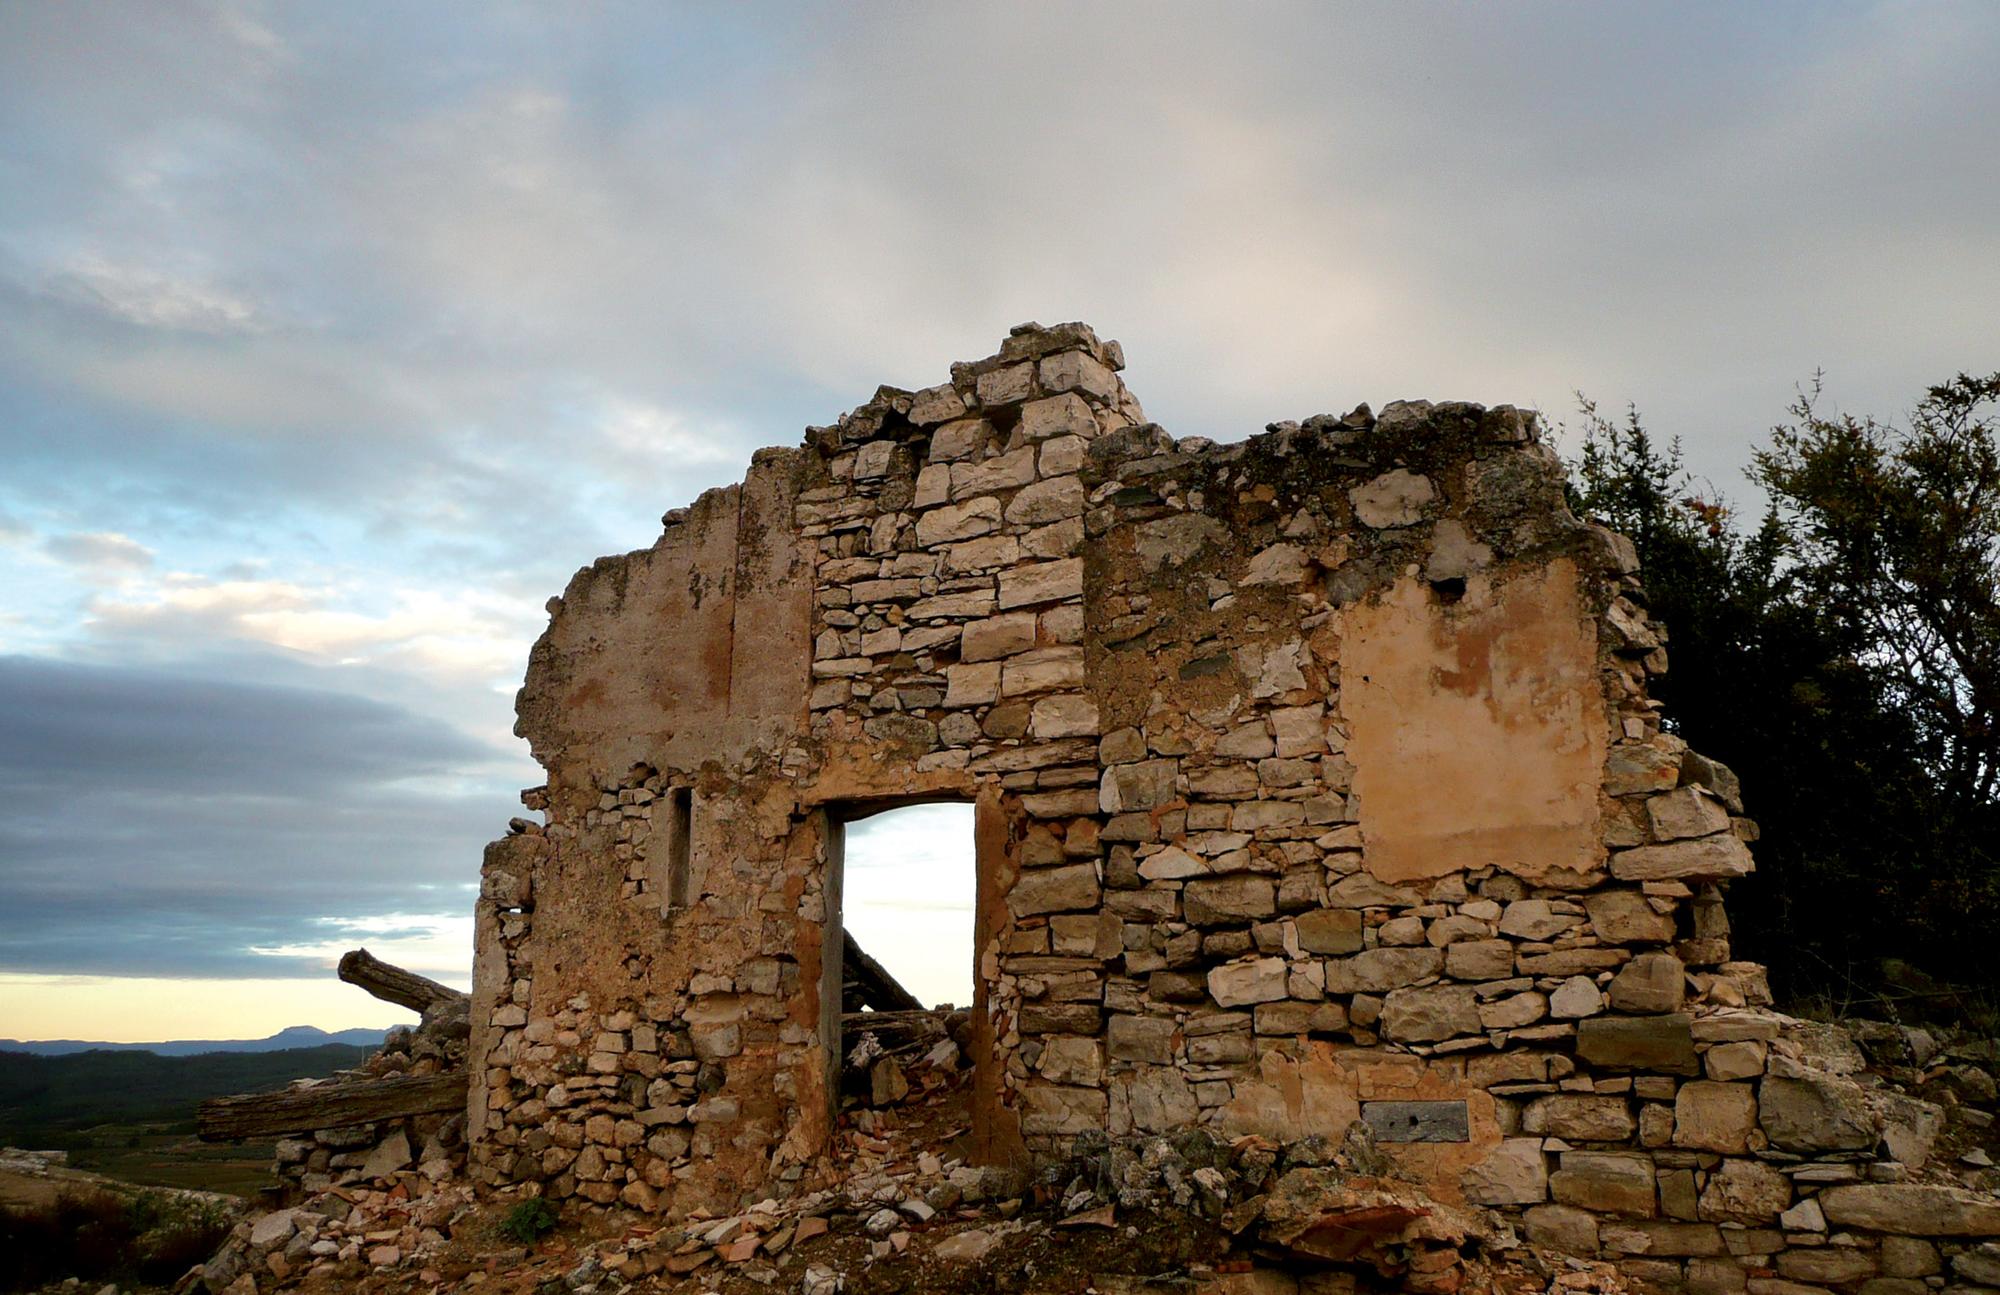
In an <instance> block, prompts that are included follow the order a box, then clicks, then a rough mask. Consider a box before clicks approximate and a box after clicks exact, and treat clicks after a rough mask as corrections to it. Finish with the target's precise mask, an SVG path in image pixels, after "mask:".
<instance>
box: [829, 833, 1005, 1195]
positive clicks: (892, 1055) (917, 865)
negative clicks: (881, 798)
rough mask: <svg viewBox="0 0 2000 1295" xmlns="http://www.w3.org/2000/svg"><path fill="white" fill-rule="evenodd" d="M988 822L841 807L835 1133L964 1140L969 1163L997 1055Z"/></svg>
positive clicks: (836, 879) (834, 845)
mask: <svg viewBox="0 0 2000 1295" xmlns="http://www.w3.org/2000/svg"><path fill="white" fill-rule="evenodd" d="M977 813H978V807H975V806H974V805H973V804H971V803H968V802H958V801H952V802H944V801H934V802H928V803H914V804H900V805H889V806H886V807H885V806H883V805H882V804H880V803H879V802H875V803H868V804H865V805H863V804H850V805H845V806H830V807H829V813H828V833H829V837H830V840H829V845H830V847H831V848H830V850H829V856H828V863H829V868H828V874H829V875H828V885H827V890H828V893H829V896H830V897H831V899H832V901H833V902H832V904H831V906H830V909H829V917H830V918H833V919H835V920H837V922H838V927H837V928H835V927H834V926H833V923H832V922H830V923H829V928H830V931H831V929H838V930H840V931H841V933H842V934H841V938H840V941H839V943H838V944H837V945H833V948H832V949H830V950H829V952H830V953H832V954H833V956H830V957H827V958H825V959H824V961H823V963H822V966H823V967H824V969H825V971H824V974H825V975H826V978H827V979H826V983H824V984H823V985H822V990H821V1002H822V1011H823V1020H824V1026H825V1037H827V1039H828V1040H829V1042H830V1043H831V1044H832V1045H833V1046H832V1047H830V1048H829V1057H828V1060H829V1062H830V1063H831V1065H832V1066H833V1067H834V1073H833V1074H832V1075H830V1076H829V1079H830V1080H831V1082H830V1084H829V1092H830V1095H831V1096H832V1099H833V1102H834V1116H835V1120H836V1126H837V1127H846V1128H852V1129H854V1130H855V1131H856V1132H857V1133H860V1134H863V1135H865V1136H868V1137H881V1136H897V1137H908V1138H911V1139H913V1140H915V1141H917V1142H919V1143H921V1144H924V1145H929V1146H931V1147H933V1148H940V1147H946V1146H950V1145H951V1144H953V1143H956V1142H960V1141H961V1140H963V1146H962V1147H961V1151H962V1152H963V1153H964V1154H966V1155H967V1157H968V1158H970V1156H971V1153H972V1151H973V1150H974V1148H975V1145H976V1142H977V1139H976V1137H974V1136H972V1134H973V1128H972V1126H973V1124H974V1120H973V1117H972V1107H973V1102H972V1095H973V1089H974V1087H975V1080H976V1078H977V1075H978V1072H979V1071H980V1069H981V1066H980V1058H981V1057H982V1056H983V1055H984V1054H985V1053H986V1052H987V1051H989V1049H988V1048H987V1047H986V1046H984V1045H983V1044H982V1043H981V1041H980V1039H979V1038H978V1037H977V1036H978V1035H979V1034H980V1033H981V1031H979V1029H978V1028H977V1024H976V1023H977V1022H978V1021H979V1020H980V1018H981V1016H982V1015H983V1012H984V1008H985V1002H984V1000H985V994H984V993H982V992H980V986H979V977H978V975H977V967H976V965H975V964H976V961H977V958H978V949H977V945H978V940H977V937H976V932H977V931H978V930H979V929H980V917H981V912H980V884H979V874H980V868H979V859H978V852H979V845H978V833H977V830H976V826H975V819H976V816H977ZM829 944H830V945H831V944H833V942H832V941H829Z"/></svg>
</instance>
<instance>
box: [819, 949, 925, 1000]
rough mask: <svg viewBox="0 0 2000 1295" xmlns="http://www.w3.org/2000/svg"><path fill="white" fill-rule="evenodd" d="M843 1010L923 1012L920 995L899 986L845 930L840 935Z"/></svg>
mask: <svg viewBox="0 0 2000 1295" xmlns="http://www.w3.org/2000/svg"><path fill="white" fill-rule="evenodd" d="M840 936H841V941H842V955H841V964H840V970H841V1007H842V1009H843V1010H847V1011H854V1010H857V1009H859V1008H862V1007H872V1008H874V1009H875V1010H876V1011H878V1012H921V1011H923V1010H925V1009H924V1005H923V1004H922V1003H921V1002H918V1001H917V996H916V995H915V994H913V993H911V992H910V991H909V990H907V989H905V988H903V987H902V985H900V984H898V983H897V981H896V978H895V977H894V976H892V975H890V974H889V973H888V971H887V970H885V969H884V968H883V966H882V964H881V963H879V962H877V961H875V959H873V958H871V957H869V956H868V954H867V952H866V951H865V950H863V949H862V947H861V946H860V945H859V944H856V943H855V942H854V937H853V936H852V935H851V934H849V933H848V932H847V931H846V930H845V929H842V931H841V933H840Z"/></svg>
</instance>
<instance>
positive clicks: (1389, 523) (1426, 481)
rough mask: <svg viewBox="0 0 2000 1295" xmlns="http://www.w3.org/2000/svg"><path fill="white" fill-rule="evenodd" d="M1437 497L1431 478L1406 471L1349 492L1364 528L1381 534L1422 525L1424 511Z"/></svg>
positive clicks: (1381, 478)
mask: <svg viewBox="0 0 2000 1295" xmlns="http://www.w3.org/2000/svg"><path fill="white" fill-rule="evenodd" d="M1436 497H1437V490H1436V488H1435V487H1433V486H1432V485H1431V481H1430V478H1429V477H1421V476H1418V475H1417V474H1416V473H1414V472H1411V471H1409V470H1408V469H1407V468H1397V469H1395V470H1394V471H1391V472H1385V473H1383V474H1382V475H1381V476H1379V477H1376V478H1375V479H1374V480H1373V481H1370V482H1368V483H1367V484H1366V485H1361V486H1356V487H1354V488H1353V489H1351V490H1349V491H1348V492H1347V498H1348V501H1349V502H1350V503H1352V504H1353V506H1354V515H1355V516H1356V517H1358V518H1360V520H1361V524H1362V525H1364V526H1372V527H1375V528H1376V529H1378V530H1385V529H1388V528H1391V527H1397V526H1410V525H1413V524H1414V523H1416V522H1420V521H1422V520H1423V516H1424V509H1425V507H1426V506H1427V505H1429V504H1430V502H1431V501H1432V500H1433V499H1435V498H1436Z"/></svg>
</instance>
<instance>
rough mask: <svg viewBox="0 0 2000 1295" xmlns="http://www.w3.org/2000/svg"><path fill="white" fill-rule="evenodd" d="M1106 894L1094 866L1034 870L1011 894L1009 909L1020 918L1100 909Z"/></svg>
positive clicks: (1015, 883) (1080, 865)
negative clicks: (1099, 905) (1099, 902)
mask: <svg viewBox="0 0 2000 1295" xmlns="http://www.w3.org/2000/svg"><path fill="white" fill-rule="evenodd" d="M1102 893H1103V892H1102V890H1101V889H1100V888H1099V886H1098V882H1097V869H1096V867H1095V866H1093V865H1091V864H1088V863H1076V864H1070V865H1068V866H1065V867H1060V868H1030V869H1028V870H1026V871H1024V872H1023V873H1022V874H1021V875H1020V877H1019V878H1018V879H1017V880H1016V881H1015V882H1014V888H1013V889H1012V890H1010V891H1008V892H1007V907H1008V908H1010V909H1012V910H1013V912H1014V915H1015V916H1016V917H1033V916H1035V915H1037V914H1040V913H1065V912H1076V911H1079V910H1082V909H1087V908H1095V907H1097V903H1098V900H1099V898H1100V897H1101V896H1102Z"/></svg>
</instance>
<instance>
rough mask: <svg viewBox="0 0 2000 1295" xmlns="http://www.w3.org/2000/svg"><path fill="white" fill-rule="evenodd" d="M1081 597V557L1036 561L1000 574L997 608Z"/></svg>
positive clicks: (1026, 605) (1025, 605)
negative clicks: (998, 604) (998, 606)
mask: <svg viewBox="0 0 2000 1295" xmlns="http://www.w3.org/2000/svg"><path fill="white" fill-rule="evenodd" d="M1082 596H1083V559H1082V558H1064V559H1062V560H1060V561H1056V562H1036V563H1031V564H1029V565H1027V566H1019V567H1013V568H1010V569H1008V570H1006V571H1003V572H1001V573H1000V607H1001V609H1002V610H1005V609H1007V608H1010V607H1028V606H1032V605H1034V604H1036V603H1052V602H1061V601H1062V600H1063V599H1065V598H1080V597H1082Z"/></svg>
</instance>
